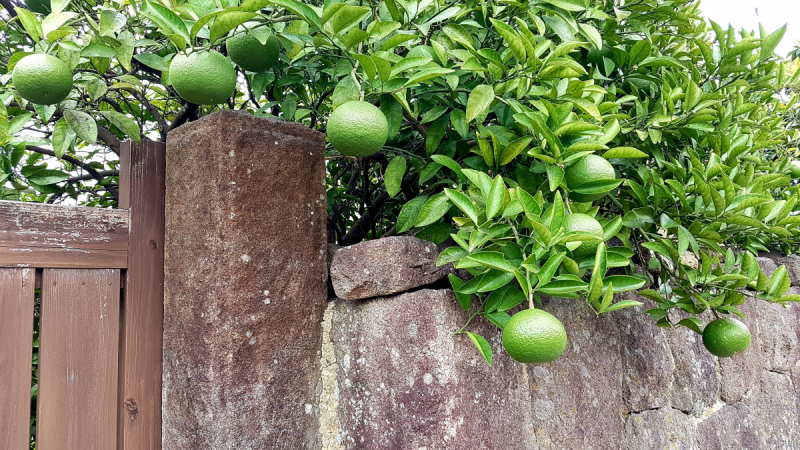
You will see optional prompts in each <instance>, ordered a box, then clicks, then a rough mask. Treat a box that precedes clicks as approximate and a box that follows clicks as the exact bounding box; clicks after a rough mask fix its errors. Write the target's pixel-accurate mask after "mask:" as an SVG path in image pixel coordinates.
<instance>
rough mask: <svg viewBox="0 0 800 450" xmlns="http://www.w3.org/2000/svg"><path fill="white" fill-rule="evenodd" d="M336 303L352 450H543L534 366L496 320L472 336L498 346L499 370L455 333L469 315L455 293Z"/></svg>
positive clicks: (345, 423)
mask: <svg viewBox="0 0 800 450" xmlns="http://www.w3.org/2000/svg"><path fill="white" fill-rule="evenodd" d="M340 253H341V252H340ZM336 302H337V303H336V306H335V310H334V313H333V319H332V325H331V339H332V341H333V344H334V348H335V353H336V361H337V367H338V369H337V383H338V389H339V424H340V430H341V441H342V445H343V446H344V448H348V449H355V448H358V449H383V448H393V449H394V448H396V449H422V448H427V449H428V450H433V449H456V450H461V449H463V450H468V449H481V448H502V449H509V450H517V449H534V448H536V445H535V442H536V436H535V433H534V423H535V419H533V418H532V417H531V409H530V404H531V403H530V394H529V392H528V383H527V381H526V373H525V369H524V367H523V366H522V365H520V364H519V363H517V362H515V361H513V360H512V359H511V358H510V357H509V356H508V355H507V354H506V353H505V352H504V351H503V349H502V344H501V342H500V330H499V329H498V328H497V327H495V326H494V325H491V324H489V323H488V322H485V321H482V320H476V321H474V322H473V323H472V324H470V325H469V327H468V328H467V329H468V330H469V331H471V332H474V333H477V334H480V335H482V336H484V337H485V338H487V340H488V341H489V343H490V345H491V346H492V349H493V353H494V360H493V363H492V365H491V366H490V365H489V364H487V362H486V361H485V360H484V359H483V357H482V356H480V354H479V353H478V351H477V350H476V348H475V347H474V346H473V344H472V342H471V341H470V339H469V338H468V337H467V336H466V335H454V334H453V333H454V332H455V331H457V330H458V329H459V328H461V326H463V325H464V324H465V323H466V321H467V318H468V316H467V314H466V313H465V312H464V311H463V310H462V309H460V307H459V306H458V303H457V300H456V298H455V295H454V294H453V292H452V291H449V290H429V289H423V290H419V291H415V292H410V293H405V294H401V295H397V296H394V297H387V298H380V299H375V300H370V301H341V300H336ZM551 405H552V403H551ZM550 412H551V413H552V410H551V411H550Z"/></svg>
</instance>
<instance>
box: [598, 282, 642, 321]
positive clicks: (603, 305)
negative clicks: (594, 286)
mask: <svg viewBox="0 0 800 450" xmlns="http://www.w3.org/2000/svg"><path fill="white" fill-rule="evenodd" d="M592 278H594V274H593V275H592ZM589 291H591V288H589ZM613 299H614V285H613V283H609V285H608V289H606V294H605V295H604V296H603V301H601V302H600V308H599V309H598V311H597V312H599V313H603V312H605V311H606V309H608V307H609V306H611V300H613ZM636 303H639V302H636ZM639 304H641V303H639Z"/></svg>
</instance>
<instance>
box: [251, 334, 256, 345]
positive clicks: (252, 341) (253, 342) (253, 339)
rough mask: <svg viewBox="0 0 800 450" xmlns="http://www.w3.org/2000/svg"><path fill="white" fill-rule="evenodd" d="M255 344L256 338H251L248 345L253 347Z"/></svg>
mask: <svg viewBox="0 0 800 450" xmlns="http://www.w3.org/2000/svg"><path fill="white" fill-rule="evenodd" d="M255 343H256V338H255V336H253V337H252V338H250V345H254V344H255Z"/></svg>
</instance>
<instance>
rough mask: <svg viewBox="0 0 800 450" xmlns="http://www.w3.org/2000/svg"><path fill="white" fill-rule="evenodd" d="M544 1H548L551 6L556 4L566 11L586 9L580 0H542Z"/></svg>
mask: <svg viewBox="0 0 800 450" xmlns="http://www.w3.org/2000/svg"><path fill="white" fill-rule="evenodd" d="M544 1H545V2H546V3H550V4H551V5H553V6H558V7H559V8H561V9H564V10H567V11H584V10H586V6H584V4H583V2H582V1H581V0H544Z"/></svg>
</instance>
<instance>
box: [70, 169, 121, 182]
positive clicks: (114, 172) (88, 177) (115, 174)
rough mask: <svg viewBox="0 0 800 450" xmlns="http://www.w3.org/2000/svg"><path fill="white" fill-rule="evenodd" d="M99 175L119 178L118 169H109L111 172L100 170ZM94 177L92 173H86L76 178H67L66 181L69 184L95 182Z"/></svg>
mask: <svg viewBox="0 0 800 450" xmlns="http://www.w3.org/2000/svg"><path fill="white" fill-rule="evenodd" d="M97 173H98V174H99V175H100V176H102V177H118V176H119V170H116V169H109V170H98V171H97ZM94 179H95V178H94V176H93V175H92V174H90V173H84V174H83V175H77V176H74V177H70V178H67V179H66V180H65V181H66V182H67V183H76V182H78V181H87V180H94Z"/></svg>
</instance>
